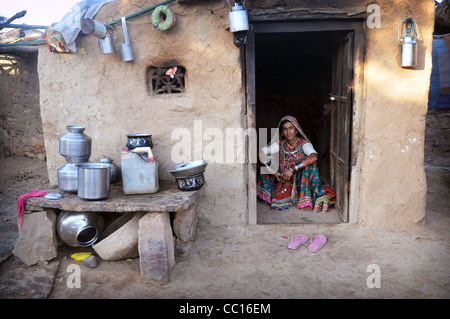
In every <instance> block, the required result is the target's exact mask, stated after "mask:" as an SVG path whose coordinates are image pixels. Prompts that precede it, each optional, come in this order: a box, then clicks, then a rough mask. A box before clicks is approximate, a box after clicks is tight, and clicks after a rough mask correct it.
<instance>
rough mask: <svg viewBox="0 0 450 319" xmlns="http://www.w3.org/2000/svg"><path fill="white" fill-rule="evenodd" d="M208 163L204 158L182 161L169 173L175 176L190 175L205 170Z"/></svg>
mask: <svg viewBox="0 0 450 319" xmlns="http://www.w3.org/2000/svg"><path fill="white" fill-rule="evenodd" d="M207 165H208V163H207V162H206V161H204V160H201V161H193V162H188V163H182V164H178V165H175V166H174V167H173V170H171V171H169V173H171V174H172V175H173V176H174V177H189V176H192V175H196V174H199V173H202V172H204V171H205V169H206V166H207Z"/></svg>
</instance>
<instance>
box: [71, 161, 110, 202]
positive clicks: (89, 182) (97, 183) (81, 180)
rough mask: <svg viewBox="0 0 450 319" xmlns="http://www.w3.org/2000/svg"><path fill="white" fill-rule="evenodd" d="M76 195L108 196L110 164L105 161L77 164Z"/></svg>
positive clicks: (90, 196)
mask: <svg viewBox="0 0 450 319" xmlns="http://www.w3.org/2000/svg"><path fill="white" fill-rule="evenodd" d="M77 166H78V197H80V198H83V199H93V200H96V199H105V198H107V197H108V196H109V190H110V184H111V166H110V165H109V164H106V163H81V164H78V165H77Z"/></svg>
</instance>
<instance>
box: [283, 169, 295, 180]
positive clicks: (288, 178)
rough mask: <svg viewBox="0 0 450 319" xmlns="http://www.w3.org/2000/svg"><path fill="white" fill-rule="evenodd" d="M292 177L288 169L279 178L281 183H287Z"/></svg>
mask: <svg viewBox="0 0 450 319" xmlns="http://www.w3.org/2000/svg"><path fill="white" fill-rule="evenodd" d="M292 175H294V173H293V172H292V171H290V170H289V169H287V170H285V171H284V172H283V173H282V174H281V176H280V178H281V180H283V181H288V180H290V179H291V177H292Z"/></svg>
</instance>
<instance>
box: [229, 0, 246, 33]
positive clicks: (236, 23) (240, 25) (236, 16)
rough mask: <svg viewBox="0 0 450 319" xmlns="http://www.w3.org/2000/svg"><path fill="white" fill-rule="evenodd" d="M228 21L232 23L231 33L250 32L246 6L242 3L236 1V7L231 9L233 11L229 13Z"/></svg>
mask: <svg viewBox="0 0 450 319" xmlns="http://www.w3.org/2000/svg"><path fill="white" fill-rule="evenodd" d="M228 3H229V2H228ZM228 19H229V21H230V31H231V32H241V31H248V30H250V28H249V25H248V16H247V11H246V10H245V9H244V6H243V5H242V4H241V3H240V1H236V2H235V3H234V7H231V11H230V13H228Z"/></svg>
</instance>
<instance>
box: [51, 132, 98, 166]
mask: <svg viewBox="0 0 450 319" xmlns="http://www.w3.org/2000/svg"><path fill="white" fill-rule="evenodd" d="M85 129H86V127H85V126H79V125H69V126H67V130H68V131H69V132H68V133H66V134H64V135H63V136H61V137H60V138H59V153H60V154H61V155H62V156H64V157H65V158H66V160H67V162H69V163H81V162H87V161H88V160H89V157H90V156H91V149H92V139H91V138H90V137H89V136H87V135H86V134H84V133H83V132H84V130H85Z"/></svg>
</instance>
